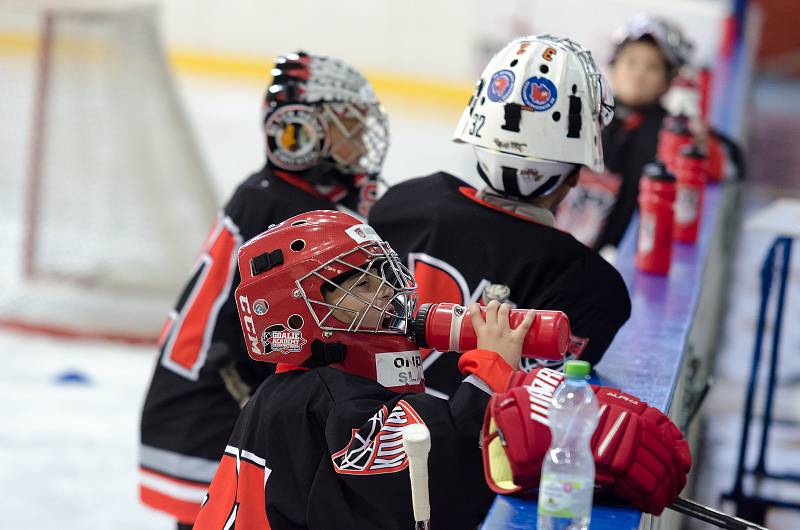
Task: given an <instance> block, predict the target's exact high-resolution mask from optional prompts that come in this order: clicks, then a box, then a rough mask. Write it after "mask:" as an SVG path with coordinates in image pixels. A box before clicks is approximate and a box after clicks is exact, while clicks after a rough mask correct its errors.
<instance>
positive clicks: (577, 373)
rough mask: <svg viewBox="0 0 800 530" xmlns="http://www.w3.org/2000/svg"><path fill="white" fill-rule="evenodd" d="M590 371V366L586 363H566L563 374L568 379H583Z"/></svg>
mask: <svg viewBox="0 0 800 530" xmlns="http://www.w3.org/2000/svg"><path fill="white" fill-rule="evenodd" d="M591 371H592V365H591V364H589V363H588V362H587V361H567V362H566V364H565V365H564V373H565V374H567V377H568V378H569V379H584V378H585V377H586V376H587V375H589V372H591Z"/></svg>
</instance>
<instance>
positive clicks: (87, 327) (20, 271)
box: [0, 5, 216, 342]
mask: <svg viewBox="0 0 800 530" xmlns="http://www.w3.org/2000/svg"><path fill="white" fill-rule="evenodd" d="M2 18H3V20H2V21H0V86H2V87H3V91H4V96H3V98H2V99H3V100H4V101H3V103H0V105H2V107H0V120H2V122H1V123H0V185H2V193H0V326H3V327H12V328H16V329H23V330H29V331H39V332H45V333H54V334H58V335H66V336H77V337H103V338H110V339H121V340H128V341H137V342H138V341H152V340H155V339H156V338H157V336H158V332H159V328H160V326H161V324H162V323H163V321H164V319H165V316H166V314H167V312H168V310H169V308H170V307H171V306H172V303H173V302H174V299H175V297H176V296H177V295H178V293H179V290H180V287H181V284H182V283H183V282H184V281H185V280H186V279H187V278H188V275H189V272H190V269H191V266H192V262H193V261H194V259H195V257H196V253H197V251H198V249H199V248H200V246H201V244H202V242H203V237H204V235H205V233H206V231H207V230H208V229H209V227H210V226H211V224H212V223H213V220H214V215H215V210H216V199H215V196H214V192H213V188H212V185H211V182H210V179H209V176H208V174H207V171H206V169H205V167H204V164H203V163H202V161H201V158H200V156H199V151H198V149H197V147H196V145H195V143H194V139H193V137H192V134H191V131H190V129H189V127H188V123H187V120H186V117H185V115H184V113H183V111H182V108H181V105H180V102H179V100H178V97H177V93H176V89H175V86H174V84H173V80H172V78H171V75H170V71H169V68H168V66H167V63H166V60H165V56H164V53H163V50H162V46H161V41H160V38H159V35H158V30H157V19H156V18H157V17H156V10H155V9H154V8H152V7H149V6H142V5H137V6H133V7H125V8H122V7H112V8H108V7H104V8H98V7H93V8H85V7H84V8H71V9H68V10H53V9H44V10H38V11H37V12H36V13H26V12H14V13H13V14H7V13H4V14H3V15H2ZM20 28H22V30H20Z"/></svg>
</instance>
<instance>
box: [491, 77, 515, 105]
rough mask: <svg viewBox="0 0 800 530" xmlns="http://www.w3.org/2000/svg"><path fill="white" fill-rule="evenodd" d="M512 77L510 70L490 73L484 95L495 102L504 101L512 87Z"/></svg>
mask: <svg viewBox="0 0 800 530" xmlns="http://www.w3.org/2000/svg"><path fill="white" fill-rule="evenodd" d="M514 79H515V78H514V72H512V71H511V70H500V71H499V72H495V73H494V74H492V77H491V79H489V86H488V87H487V88H486V95H487V96H489V99H490V100H492V101H494V102H495V103H498V102H500V101H505V100H506V98H507V97H508V96H509V95H510V94H511V91H512V90H513V89H514Z"/></svg>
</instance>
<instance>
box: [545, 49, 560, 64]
mask: <svg viewBox="0 0 800 530" xmlns="http://www.w3.org/2000/svg"><path fill="white" fill-rule="evenodd" d="M556 52H557V50H556V49H555V48H553V47H548V48H547V49H546V50H545V51H544V52H543V53H542V59H544V60H545V61H548V62H550V61H552V60H553V56H554V55H555V54H556Z"/></svg>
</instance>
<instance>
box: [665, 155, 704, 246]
mask: <svg viewBox="0 0 800 530" xmlns="http://www.w3.org/2000/svg"><path fill="white" fill-rule="evenodd" d="M677 165H678V174H677V190H676V198H675V226H674V228H673V238H674V239H675V241H680V242H682V243H694V242H695V241H697V230H698V228H699V226H700V218H701V216H702V212H703V194H704V192H705V187H706V182H707V180H708V157H707V155H706V153H705V152H704V151H703V150H702V149H700V147H699V146H698V145H697V144H694V143H693V144H689V145H687V146H684V147H683V149H681V154H680V157H679V158H678V163H677Z"/></svg>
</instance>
